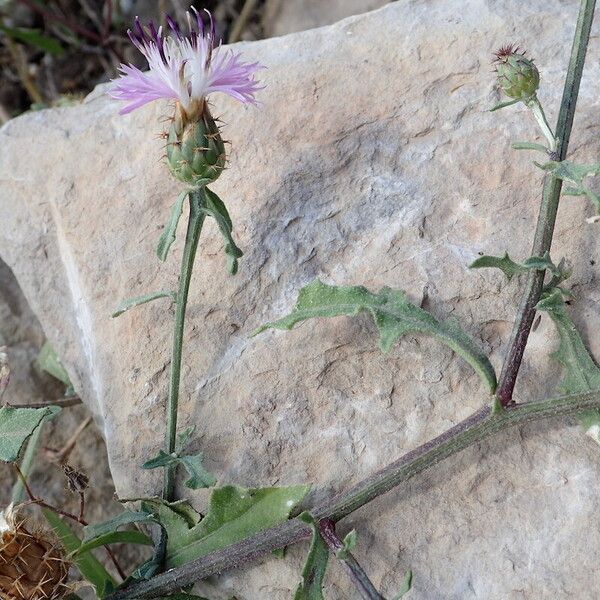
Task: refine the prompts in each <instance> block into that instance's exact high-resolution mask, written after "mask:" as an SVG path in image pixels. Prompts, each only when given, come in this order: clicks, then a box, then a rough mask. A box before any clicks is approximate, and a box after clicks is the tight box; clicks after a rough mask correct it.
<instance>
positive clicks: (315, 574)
mask: <svg viewBox="0 0 600 600" xmlns="http://www.w3.org/2000/svg"><path fill="white" fill-rule="evenodd" d="M298 518H299V519H301V520H302V521H304V522H305V523H307V524H308V525H310V528H311V529H312V532H313V534H312V541H311V543H310V550H309V551H308V556H307V557H306V562H305V563H304V568H303V569H302V581H301V582H300V584H299V585H298V587H297V588H296V593H295V594H294V600H325V599H324V596H323V583H324V580H325V572H326V571H327V562H328V561H329V549H328V548H327V544H326V543H325V542H324V541H323V538H322V537H321V534H320V533H319V528H318V526H317V523H316V521H315V519H314V518H313V516H312V515H311V514H310V513H308V512H303V513H302V514H301V515H300V516H299V517H298Z"/></svg>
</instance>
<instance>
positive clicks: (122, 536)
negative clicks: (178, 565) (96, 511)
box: [71, 529, 153, 558]
mask: <svg viewBox="0 0 600 600" xmlns="http://www.w3.org/2000/svg"><path fill="white" fill-rule="evenodd" d="M109 544H139V545H142V546H152V545H153V542H152V540H151V539H150V538H149V537H148V536H147V535H146V534H145V533H142V532H141V531H136V530H135V529H131V530H128V531H112V532H111V533H105V534H104V535H100V536H98V537H96V538H94V539H92V540H90V541H89V542H84V543H82V544H81V546H79V548H77V550H75V552H73V553H72V554H71V558H74V557H75V556H80V555H81V554H83V553H85V552H89V551H90V550H93V549H94V548H99V547H100V546H108V545H109Z"/></svg>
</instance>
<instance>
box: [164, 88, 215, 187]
mask: <svg viewBox="0 0 600 600" xmlns="http://www.w3.org/2000/svg"><path fill="white" fill-rule="evenodd" d="M225 158H226V154H225V144H224V143H223V140H222V139H221V134H220V132H219V128H218V127H217V124H216V123H215V121H214V119H213V118H212V115H211V114H210V111H209V109H208V105H207V104H206V102H205V101H204V100H203V101H202V103H201V105H200V106H198V107H197V108H196V109H195V110H193V111H191V112H189V111H188V112H186V111H185V110H184V109H183V108H182V107H181V105H180V104H178V105H177V108H176V112H175V118H174V120H173V123H172V124H171V127H170V129H169V135H168V138H167V161H168V163H169V168H170V169H171V173H173V175H174V176H175V177H176V178H177V179H179V180H180V181H183V182H184V183H187V184H188V185H191V186H193V187H201V186H205V185H208V184H209V183H212V182H213V181H215V180H216V179H217V178H218V177H219V175H221V172H222V171H223V169H224V168H225Z"/></svg>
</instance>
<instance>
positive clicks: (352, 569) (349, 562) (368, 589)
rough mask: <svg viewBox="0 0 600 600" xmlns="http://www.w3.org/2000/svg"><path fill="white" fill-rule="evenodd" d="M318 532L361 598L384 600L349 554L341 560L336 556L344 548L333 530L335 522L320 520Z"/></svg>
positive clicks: (346, 553) (365, 599)
mask: <svg viewBox="0 0 600 600" xmlns="http://www.w3.org/2000/svg"><path fill="white" fill-rule="evenodd" d="M319 531H320V533H321V537H322V538H323V540H324V541H325V543H326V544H327V546H328V547H329V549H330V550H331V552H333V554H335V555H336V556H337V557H338V558H339V559H340V561H341V562H342V564H343V565H344V568H345V569H346V571H347V572H348V575H350V579H352V582H353V583H354V585H355V586H356V588H357V589H358V591H359V593H360V596H361V598H363V599H364V600H385V598H384V597H383V596H382V595H381V594H380V593H379V592H378V591H377V588H376V587H375V586H374V585H373V583H372V582H371V580H370V579H369V576H368V575H367V573H366V572H365V570H364V569H363V568H362V567H361V566H360V563H359V562H358V561H357V560H356V558H354V556H353V555H352V553H351V552H349V551H347V552H345V555H344V557H343V558H342V557H341V556H338V552H339V551H340V550H342V549H343V548H344V543H343V542H342V540H340V538H339V537H338V534H337V532H336V530H335V522H334V521H332V520H331V519H321V521H320V522H319Z"/></svg>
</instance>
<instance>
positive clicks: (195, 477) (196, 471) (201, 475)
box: [142, 450, 217, 490]
mask: <svg viewBox="0 0 600 600" xmlns="http://www.w3.org/2000/svg"><path fill="white" fill-rule="evenodd" d="M203 460H204V455H203V454H202V452H199V453H198V454H194V455H185V454H184V455H181V456H178V455H177V454H175V453H173V454H167V453H166V452H164V451H163V450H160V451H159V453H158V456H155V457H154V458H152V459H150V460H148V461H146V462H145V463H144V464H143V465H142V469H157V468H159V467H167V466H171V465H181V466H183V467H184V468H185V470H186V471H187V473H188V475H189V476H190V478H189V479H188V480H187V481H186V482H185V485H186V486H187V487H188V488H190V489H192V490H199V489H202V488H207V487H212V486H213V485H215V483H217V478H216V477H215V476H214V475H213V474H212V473H209V472H208V471H207V470H206V469H205V468H204V465H203Z"/></svg>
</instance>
